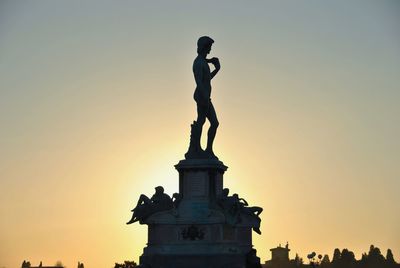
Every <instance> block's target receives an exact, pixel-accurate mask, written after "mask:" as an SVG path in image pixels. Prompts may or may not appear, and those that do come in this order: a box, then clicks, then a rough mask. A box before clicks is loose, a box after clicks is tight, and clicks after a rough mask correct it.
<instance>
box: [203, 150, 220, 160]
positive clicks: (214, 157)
mask: <svg viewBox="0 0 400 268" xmlns="http://www.w3.org/2000/svg"><path fill="white" fill-rule="evenodd" d="M205 153H206V155H207V158H212V159H216V160H218V157H217V156H216V155H215V154H214V152H213V150H212V149H206V150H205Z"/></svg>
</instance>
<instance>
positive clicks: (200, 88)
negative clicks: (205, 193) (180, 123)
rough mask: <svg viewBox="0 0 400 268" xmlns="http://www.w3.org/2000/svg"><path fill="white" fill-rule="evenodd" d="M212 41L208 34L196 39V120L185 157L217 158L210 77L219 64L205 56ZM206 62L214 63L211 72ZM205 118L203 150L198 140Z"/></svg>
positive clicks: (192, 126)
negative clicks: (208, 126)
mask: <svg viewBox="0 0 400 268" xmlns="http://www.w3.org/2000/svg"><path fill="white" fill-rule="evenodd" d="M213 43H214V40H213V39H211V38H210V37H208V36H202V37H200V38H199V40H198V41H197V54H198V56H197V57H196V59H195V60H194V62H193V74H194V78H195V80H196V90H195V92H194V96H193V97H194V100H195V101H196V104H197V120H196V121H194V122H193V124H192V125H191V136H190V145H189V150H188V152H187V153H186V154H185V157H186V159H189V158H214V159H218V158H217V156H216V155H215V154H214V152H213V142H214V138H215V134H216V133H217V128H218V125H219V122H218V119H217V114H216V113H215V109H214V106H213V104H212V102H211V79H213V78H214V76H215V75H216V74H217V73H218V71H219V70H220V68H221V66H220V63H219V60H218V58H215V57H214V58H211V59H207V58H206V57H207V54H209V53H210V51H211V46H212V44H213ZM208 63H211V64H213V65H214V68H215V69H214V70H213V71H212V72H211V71H210V67H209V66H208ZM206 118H207V119H208V121H209V122H210V128H209V129H208V136H207V147H206V149H205V150H203V149H202V148H201V144H200V140H201V133H202V129H203V125H204V123H205V120H206Z"/></svg>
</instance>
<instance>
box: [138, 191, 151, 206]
mask: <svg viewBox="0 0 400 268" xmlns="http://www.w3.org/2000/svg"><path fill="white" fill-rule="evenodd" d="M149 203H151V200H150V198H148V197H147V196H146V195H144V194H141V195H140V197H139V200H138V202H137V205H136V207H138V206H140V205H141V204H149Z"/></svg>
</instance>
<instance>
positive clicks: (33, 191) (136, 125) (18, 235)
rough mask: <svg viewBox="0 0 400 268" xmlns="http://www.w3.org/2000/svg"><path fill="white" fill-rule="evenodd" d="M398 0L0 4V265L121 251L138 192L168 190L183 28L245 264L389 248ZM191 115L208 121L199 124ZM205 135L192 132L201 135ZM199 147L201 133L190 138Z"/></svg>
mask: <svg viewBox="0 0 400 268" xmlns="http://www.w3.org/2000/svg"><path fill="white" fill-rule="evenodd" d="M399 14H400V2H399V1H394V0H393V1H390V0H382V1H370V0H363V1H361V0H355V1H345V0H338V1H316V0H310V1H297V0H296V1H295V0H293V1H288V0H283V1H252V2H247V1H218V2H217V3H215V2H214V1H201V2H200V1H75V0H74V1H50V0H48V1H45V0H38V1H4V0H3V1H0V126H1V127H0V191H1V195H0V215H1V220H0V267H7V268H11V267H20V265H21V263H22V261H23V260H29V261H30V262H31V263H32V264H38V263H39V262H40V261H43V264H54V263H55V262H56V261H58V260H60V261H62V262H63V263H64V264H65V265H66V266H67V267H76V265H77V262H78V261H80V262H83V263H84V264H85V267H113V265H114V263H115V262H122V261H124V260H135V261H138V257H139V256H140V255H141V254H142V252H143V247H145V244H146V239H147V238H146V235H147V227H146V226H143V225H139V224H135V225H129V226H127V225H125V222H127V221H128V220H129V219H130V217H131V214H130V210H131V209H132V208H133V206H134V205H135V203H136V201H137V198H138V197H139V195H140V194H142V193H144V194H146V195H152V194H153V193H154V187H155V186H158V185H162V186H164V188H165V191H166V193H168V194H170V195H172V193H174V192H177V191H178V174H177V172H176V170H175V169H174V167H173V165H174V164H177V163H178V162H179V160H181V159H183V157H184V153H185V152H186V150H187V148H188V141H189V131H190V123H191V122H192V121H193V120H194V119H195V117H196V106H195V102H194V101H193V98H192V97H193V91H194V88H195V82H194V79H193V73H192V63H193V59H194V58H195V57H196V42H197V39H198V38H199V37H200V36H203V35H208V36H211V37H212V38H213V39H214V40H215V43H214V45H213V48H212V51H211V53H210V55H209V56H210V57H214V56H215V57H218V58H219V59H220V62H221V71H220V72H219V73H218V75H217V76H216V77H215V78H214V79H213V81H212V86H213V92H212V100H213V103H214V107H215V109H216V112H217V115H218V119H219V121H220V126H219V128H218V132H217V136H216V139H215V143H214V149H215V152H216V154H217V155H218V156H219V158H220V159H221V160H222V161H223V162H224V164H226V165H227V166H228V167H229V169H228V171H227V172H226V173H225V176H224V178H225V180H224V186H225V187H228V188H230V190H231V192H232V193H238V194H239V195H240V196H241V197H243V198H245V199H246V200H247V201H248V202H249V203H250V205H255V206H261V207H263V208H264V211H263V213H262V214H261V218H262V223H261V231H262V235H261V236H258V235H257V234H255V233H254V235H253V244H254V246H255V248H256V249H257V250H258V255H259V256H260V257H261V259H262V262H264V261H265V260H268V259H270V251H269V249H270V248H273V247H276V246H277V245H278V244H279V243H281V244H282V245H284V244H286V241H289V246H290V248H291V252H290V257H291V258H294V255H295V253H296V252H297V253H299V255H300V256H302V257H303V258H304V259H306V255H307V254H308V253H310V252H312V251H315V252H317V254H320V253H321V254H329V255H330V257H332V253H333V250H334V248H340V249H342V248H348V249H350V250H352V251H354V253H355V254H356V258H357V259H358V258H360V257H361V254H362V253H363V252H367V251H368V249H369V246H370V245H371V244H374V245H375V246H377V247H379V248H380V249H381V251H382V252H383V254H384V255H385V254H386V249H387V248H391V249H392V250H393V253H394V257H395V259H396V260H397V261H400V228H399V226H400V213H399V212H400V194H399V189H400V165H399V163H400V140H399V136H400V116H399V115H400V105H399V102H400V90H399V85H400V76H399V74H400V27H399V26H400V16H399ZM205 127H208V125H206V126H205ZM203 142H204V140H203ZM203 144H204V143H203Z"/></svg>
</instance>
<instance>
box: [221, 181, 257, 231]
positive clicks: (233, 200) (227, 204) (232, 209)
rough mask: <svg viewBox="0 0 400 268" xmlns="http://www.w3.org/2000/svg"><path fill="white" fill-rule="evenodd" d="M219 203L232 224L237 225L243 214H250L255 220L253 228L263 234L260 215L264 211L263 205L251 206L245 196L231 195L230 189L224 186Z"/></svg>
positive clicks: (227, 220) (227, 219)
mask: <svg viewBox="0 0 400 268" xmlns="http://www.w3.org/2000/svg"><path fill="white" fill-rule="evenodd" d="M217 202H218V205H219V206H220V207H221V208H222V210H223V212H224V215H225V218H226V222H227V223H228V224H230V225H235V224H237V223H239V222H241V216H240V215H241V214H242V213H243V214H246V215H249V216H250V217H251V218H252V219H253V221H254V226H253V230H254V231H255V232H256V233H258V234H261V231H260V224H261V219H260V217H259V215H260V214H261V212H262V211H263V209H262V208H261V207H249V206H248V205H249V204H248V203H247V201H246V200H245V199H244V198H239V195H238V194H233V195H232V196H229V189H228V188H224V189H223V190H222V195H221V197H220V198H219V199H218V201H217Z"/></svg>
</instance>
